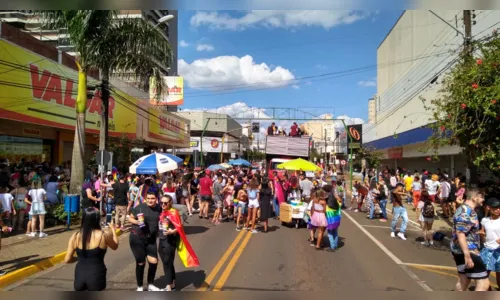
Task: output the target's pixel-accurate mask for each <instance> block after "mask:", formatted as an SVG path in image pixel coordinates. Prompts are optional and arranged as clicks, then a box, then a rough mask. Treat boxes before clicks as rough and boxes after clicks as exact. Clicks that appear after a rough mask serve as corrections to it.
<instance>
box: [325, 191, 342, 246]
mask: <svg viewBox="0 0 500 300" xmlns="http://www.w3.org/2000/svg"><path fill="white" fill-rule="evenodd" d="M323 190H324V191H325V192H327V193H328V200H327V202H326V206H327V207H326V212H325V214H326V221H327V223H328V226H327V227H326V231H327V234H328V240H329V241H330V248H328V249H327V251H329V252H335V251H336V250H337V249H338V247H339V226H340V219H341V215H342V212H341V204H342V199H341V198H340V197H339V195H338V193H337V190H336V189H334V187H333V186H332V185H326V186H324V187H323Z"/></svg>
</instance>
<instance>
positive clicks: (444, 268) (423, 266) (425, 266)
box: [402, 263, 457, 272]
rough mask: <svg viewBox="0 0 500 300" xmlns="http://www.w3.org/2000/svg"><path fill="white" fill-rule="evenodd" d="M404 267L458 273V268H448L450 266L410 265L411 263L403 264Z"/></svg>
mask: <svg viewBox="0 0 500 300" xmlns="http://www.w3.org/2000/svg"><path fill="white" fill-rule="evenodd" d="M402 265H405V266H409V267H422V268H430V269H438V270H448V271H455V272H456V271H457V267H448V266H438V265H424V264H410V263H402Z"/></svg>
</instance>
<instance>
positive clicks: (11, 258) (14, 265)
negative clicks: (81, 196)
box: [0, 225, 80, 273]
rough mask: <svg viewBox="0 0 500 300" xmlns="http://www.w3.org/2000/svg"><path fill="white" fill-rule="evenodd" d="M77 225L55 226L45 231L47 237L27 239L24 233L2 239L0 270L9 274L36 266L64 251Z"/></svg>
mask: <svg viewBox="0 0 500 300" xmlns="http://www.w3.org/2000/svg"><path fill="white" fill-rule="evenodd" d="M79 227H80V226H79V225H75V226H72V227H71V228H70V229H71V230H69V231H68V230H66V229H67V226H56V227H51V228H49V229H46V230H45V232H46V233H47V234H48V237H45V238H39V237H28V236H26V235H25V234H24V233H21V234H16V235H13V236H7V237H4V238H2V249H1V250H0V270H5V271H7V272H8V273H11V272H13V271H15V270H18V269H21V268H24V267H26V266H29V265H33V264H36V263H38V262H40V261H42V260H44V259H48V258H50V257H53V256H55V255H56V254H59V253H61V252H64V251H66V249H67V246H68V241H69V238H70V237H71V235H72V234H73V233H74V232H75V229H77V228H79Z"/></svg>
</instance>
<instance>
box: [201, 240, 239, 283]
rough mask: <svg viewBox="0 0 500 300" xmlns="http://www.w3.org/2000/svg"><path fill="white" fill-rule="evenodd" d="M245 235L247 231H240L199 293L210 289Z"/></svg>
mask: <svg viewBox="0 0 500 300" xmlns="http://www.w3.org/2000/svg"><path fill="white" fill-rule="evenodd" d="M243 235H245V230H242V231H240V233H239V234H238V235H237V236H236V239H235V240H234V241H233V242H232V243H231V245H230V246H229V248H228V249H227V250H226V252H225V253H224V255H222V257H221V258H220V260H219V261H218V262H217V264H216V265H215V267H214V268H213V270H212V271H211V272H210V274H208V276H207V278H206V279H205V282H203V284H202V286H201V287H200V288H198V292H204V291H206V290H208V287H209V286H210V283H212V280H214V279H215V276H217V274H218V273H219V271H220V269H221V268H222V266H223V265H224V263H226V260H227V259H228V258H229V256H230V255H231V253H233V250H234V248H236V246H237V245H238V243H239V241H240V240H241V238H242V237H243Z"/></svg>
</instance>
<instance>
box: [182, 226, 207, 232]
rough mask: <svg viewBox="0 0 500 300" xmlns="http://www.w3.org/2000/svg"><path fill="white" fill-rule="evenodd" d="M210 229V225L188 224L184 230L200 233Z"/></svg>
mask: <svg viewBox="0 0 500 300" xmlns="http://www.w3.org/2000/svg"><path fill="white" fill-rule="evenodd" d="M207 230H208V227H205V226H196V225H195V226H186V227H184V232H185V233H186V234H200V233H204V232H205V231H207Z"/></svg>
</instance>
